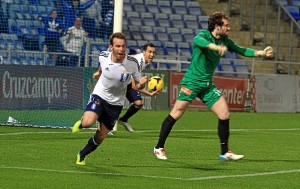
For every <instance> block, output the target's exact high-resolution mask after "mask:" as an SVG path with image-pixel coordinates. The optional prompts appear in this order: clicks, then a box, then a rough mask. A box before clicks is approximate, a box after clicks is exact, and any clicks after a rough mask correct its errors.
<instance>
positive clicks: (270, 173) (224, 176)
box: [0, 166, 300, 180]
mask: <svg viewBox="0 0 300 189" xmlns="http://www.w3.org/2000/svg"><path fill="white" fill-rule="evenodd" d="M0 169H17V170H29V171H41V172H56V173H79V174H96V175H112V176H123V177H142V178H154V179H170V180H212V179H224V178H238V177H258V176H268V175H278V174H288V173H298V172H300V169H294V170H283V171H273V172H262V173H251V174H244V175H219V176H207V177H196V178H182V177H162V176H152V175H131V174H121V173H98V172H93V171H86V172H85V171H67V170H66V171H63V170H55V169H38V168H31V167H5V166H0Z"/></svg>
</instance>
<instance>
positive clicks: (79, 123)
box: [72, 120, 81, 133]
mask: <svg viewBox="0 0 300 189" xmlns="http://www.w3.org/2000/svg"><path fill="white" fill-rule="evenodd" d="M80 126H81V120H78V121H76V123H75V124H74V125H73V127H72V133H77V132H79V131H80Z"/></svg>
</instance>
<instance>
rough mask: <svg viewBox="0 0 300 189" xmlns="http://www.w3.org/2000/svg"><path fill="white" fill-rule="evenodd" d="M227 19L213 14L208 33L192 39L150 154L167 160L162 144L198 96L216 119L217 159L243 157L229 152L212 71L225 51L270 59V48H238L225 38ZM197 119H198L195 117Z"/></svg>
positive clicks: (226, 115) (225, 112) (225, 114)
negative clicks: (174, 94)
mask: <svg viewBox="0 0 300 189" xmlns="http://www.w3.org/2000/svg"><path fill="white" fill-rule="evenodd" d="M229 31H230V25H229V18H228V17H227V16H226V15H225V14H224V13H223V12H214V13H213V14H212V15H211V16H210V17H209V19H208V30H201V31H200V32H199V33H198V34H197V36H196V37H195V38H194V44H193V55H192V60H191V64H190V66H189V68H188V70H187V72H186V73H185V76H184V78H183V79H182V80H181V83H180V90H179V95H178V97H177V100H176V102H175V105H174V107H173V109H172V110H171V113H170V114H169V115H168V116H167V117H166V118H165V119H164V121H163V122H162V125H161V130H160V134H159V138H158V142H157V145H156V146H155V147H154V149H153V153H154V154H155V155H156V157H157V158H158V159H163V160H165V159H167V157H166V154H165V142H166V140H167V137H168V135H169V133H170V132H171V130H172V127H173V125H174V124H175V123H176V121H177V120H179V119H180V118H181V116H182V115H183V114H184V112H185V111H186V109H187V108H188V107H189V105H190V103H191V102H192V101H193V100H194V99H195V98H196V97H198V98H199V99H201V100H202V102H203V103H205V105H206V106H207V107H208V108H209V109H210V110H211V111H212V112H213V113H214V114H215V115H216V116H217V118H218V136H219V140H220V146H221V152H220V160H222V161H226V160H239V159H241V158H243V157H244V155H238V154H234V153H233V152H232V151H230V149H229V145H228V144H229V119H230V112H229V108H228V105H227V102H226V99H225V97H224V96H223V95H222V92H221V91H220V90H218V89H217V87H216V86H215V85H214V83H213V74H214V70H215V68H216V66H217V64H218V62H219V60H220V57H221V56H223V55H224V54H225V53H226V52H227V51H228V50H229V51H231V52H235V53H238V54H240V55H242V56H246V57H261V58H272V57H273V49H272V47H267V48H265V49H264V50H254V49H251V48H244V47H240V46H238V45H237V44H235V43H234V42H233V41H232V40H231V39H230V38H229V37H228V34H229ZM199 119H201V118H199Z"/></svg>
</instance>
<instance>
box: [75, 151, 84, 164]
mask: <svg viewBox="0 0 300 189" xmlns="http://www.w3.org/2000/svg"><path fill="white" fill-rule="evenodd" d="M76 164H77V165H85V161H84V159H82V158H81V157H80V154H79V153H78V154H77V160H76Z"/></svg>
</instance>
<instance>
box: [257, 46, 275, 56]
mask: <svg viewBox="0 0 300 189" xmlns="http://www.w3.org/2000/svg"><path fill="white" fill-rule="evenodd" d="M273 56H274V51H273V47H271V46H268V47H266V48H265V49H264V50H263V51H261V53H260V57H262V58H272V57H273Z"/></svg>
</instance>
